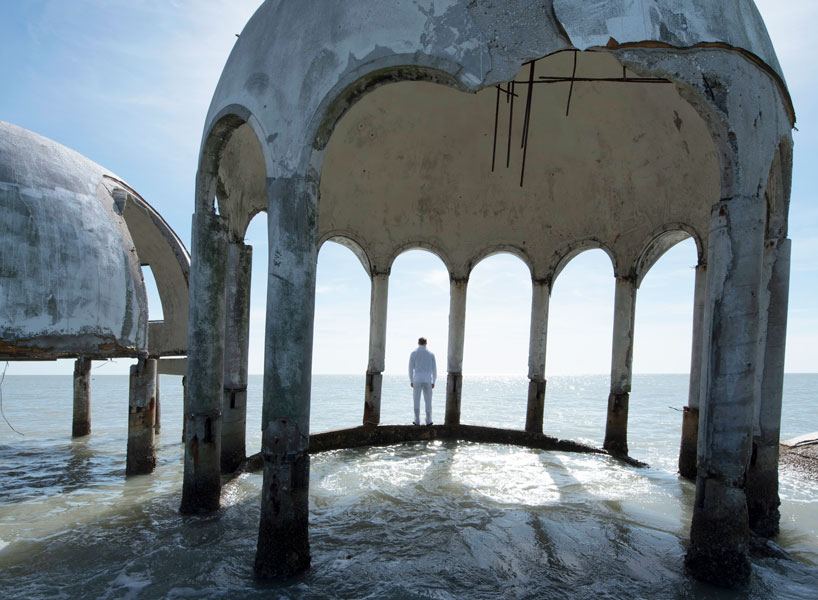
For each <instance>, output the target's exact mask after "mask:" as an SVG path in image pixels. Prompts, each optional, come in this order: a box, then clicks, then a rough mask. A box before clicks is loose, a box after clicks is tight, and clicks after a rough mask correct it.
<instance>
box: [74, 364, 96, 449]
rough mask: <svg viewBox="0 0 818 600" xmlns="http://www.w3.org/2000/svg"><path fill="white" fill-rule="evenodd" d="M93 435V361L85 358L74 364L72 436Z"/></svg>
mask: <svg viewBox="0 0 818 600" xmlns="http://www.w3.org/2000/svg"><path fill="white" fill-rule="evenodd" d="M89 433H91V359H89V358H85V357H84V356H81V357H79V358H78V359H77V360H76V361H75V362H74V419H73V423H72V425H71V436H72V437H82V436H84V435H88V434H89Z"/></svg>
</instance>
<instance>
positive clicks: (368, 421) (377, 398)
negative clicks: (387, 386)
mask: <svg viewBox="0 0 818 600" xmlns="http://www.w3.org/2000/svg"><path fill="white" fill-rule="evenodd" d="M382 389H383V373H378V372H372V371H367V372H366V392H364V425H379V424H380V422H381V390H382Z"/></svg>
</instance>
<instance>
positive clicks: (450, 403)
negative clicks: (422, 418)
mask: <svg viewBox="0 0 818 600" xmlns="http://www.w3.org/2000/svg"><path fill="white" fill-rule="evenodd" d="M462 388H463V373H449V375H448V377H447V378H446V421H445V423H446V425H460V399H461V394H462V391H463V389H462Z"/></svg>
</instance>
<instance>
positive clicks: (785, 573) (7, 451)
mask: <svg viewBox="0 0 818 600" xmlns="http://www.w3.org/2000/svg"><path fill="white" fill-rule="evenodd" d="M608 381H609V380H608V378H607V377H604V376H585V377H552V378H551V379H550V380H549V382H548V389H547V395H546V396H547V400H546V419H545V431H546V433H548V434H551V435H555V436H557V437H560V438H563V439H574V440H577V441H582V442H586V443H590V444H594V445H601V442H602V438H603V435H604V427H605V408H606V402H607V396H608V393H607V392H608ZM92 386H93V387H92V390H93V391H92V394H93V399H92V420H93V422H92V435H91V436H89V437H87V438H83V439H80V440H76V441H72V440H71V407H72V398H71V389H72V382H71V377H61V376H50V377H26V376H16V377H15V376H13V375H9V376H7V377H6V380H5V382H4V383H3V386H2V397H3V409H4V412H5V415H6V417H7V418H8V420H9V422H10V423H11V424H12V425H13V426H14V427H15V428H16V429H18V430H19V431H20V432H21V433H23V434H25V435H18V434H17V433H15V432H13V431H12V430H11V429H10V428H9V427H8V426H7V425H6V424H5V423H0V590H2V595H3V597H4V598H32V599H35V598H106V599H107V598H228V597H229V598H256V597H257V598H271V597H272V598H400V599H403V598H405V599H409V598H546V599H547V598H611V599H613V598H616V599H628V598H634V599H635V598H718V599H723V598H770V599H772V598H776V599H778V598H793V599H797V598H803V599H809V600H814V599H815V598H817V597H818V566H817V565H818V484H816V483H815V482H809V481H804V480H802V479H801V478H799V477H798V476H797V475H795V474H792V473H788V472H782V478H781V496H782V507H781V512H782V522H781V529H782V532H781V535H780V536H779V537H778V538H777V539H776V542H777V543H778V544H779V545H781V546H782V547H783V548H784V549H785V550H787V551H788V552H789V553H790V554H791V555H792V556H793V557H795V559H796V560H795V561H792V562H790V561H783V560H776V559H760V560H757V559H754V560H753V565H754V570H753V578H752V582H751V586H750V588H749V590H745V591H742V592H727V591H724V590H718V589H715V588H712V587H710V586H707V585H704V584H699V583H697V582H695V581H693V580H692V579H690V578H688V577H687V576H686V575H685V574H684V571H683V558H684V553H685V544H686V539H687V536H688V530H689V523H690V517H691V505H692V500H693V492H694V487H693V485H692V484H690V483H688V482H686V481H682V480H681V479H679V478H678V476H677V475H676V461H677V455H678V446H679V433H680V426H681V413H680V412H679V411H680V409H681V407H682V406H683V405H684V404H685V401H686V397H687V377H686V376H682V375H659V376H641V377H640V376H636V377H634V386H633V388H634V391H633V394H632V396H631V404H630V426H629V427H630V429H629V445H630V450H631V454H632V455H633V456H635V457H636V458H639V459H641V460H643V461H646V462H648V463H649V464H650V468H647V469H636V468H633V467H629V466H627V465H624V464H621V463H619V462H617V461H615V460H612V459H610V458H607V457H602V456H593V455H579V454H569V453H562V452H544V451H536V450H527V449H522V448H515V447H509V446H500V445H480V444H471V443H449V442H433V443H416V444H407V445H402V446H393V447H387V448H370V449H359V450H347V451H336V452H328V453H324V454H320V455H316V456H313V457H312V463H311V478H310V543H311V548H312V568H311V569H310V570H309V572H307V573H306V574H304V575H303V576H300V577H297V578H294V579H292V580H290V581H286V582H283V583H267V582H259V581H256V580H255V579H254V577H253V573H252V564H253V557H254V553H255V545H256V535H257V527H258V513H259V495H260V485H261V476H260V475H257V474H245V475H242V476H240V477H239V478H238V479H235V480H233V481H231V482H229V483H228V484H227V485H226V487H225V489H224V493H223V497H222V503H223V506H224V508H223V509H222V510H221V511H219V512H218V514H215V515H212V516H208V517H183V516H181V515H180V514H179V513H178V507H179V501H180V490H181V482H182V456H183V447H182V445H181V443H180V438H181V412H182V410H181V402H182V390H181V383H180V379H179V378H174V377H167V376H163V377H162V380H161V397H162V423H163V427H162V434H161V435H160V436H159V437H158V438H157V446H158V448H157V457H158V466H157V469H156V472H155V473H154V474H153V475H149V476H141V477H133V478H129V479H127V480H126V479H125V446H126V438H127V398H128V380H127V377H119V376H102V375H98V376H95V377H94V378H93V382H92ZM363 388H364V379H363V377H355V376H315V377H314V382H313V406H312V423H311V428H312V431H322V430H326V429H336V428H339V427H347V426H355V425H358V424H359V423H360V420H361V415H362V408H363V400H362V396H363ZM526 392H527V380H526V379H525V378H521V377H466V378H464V386H463V422H464V423H471V424H480V425H492V426H500V427H511V428H522V427H523V425H524V419H525V398H526ZM249 393H250V402H249V404H250V408H249V414H248V423H249V426H248V451H249V452H255V451H257V450H258V448H259V445H260V431H259V429H260V412H261V378H260V377H251V384H250V392H249ZM816 400H818V375H788V376H787V377H786V380H785V399H784V415H783V422H782V437H784V438H786V437H790V436H795V435H799V434H802V433H807V432H810V431H814V430H817V429H818V402H816ZM443 408H444V400H443V398H442V394H440V392H437V393H436V397H435V408H434V414H435V420H436V421H438V420H439V421H442V420H443V419H442V417H443ZM410 421H411V396H410V392H409V388H408V386H407V385H406V383H405V382H404V380H403V378H401V377H388V376H387V377H386V378H385V380H384V390H383V407H382V422H384V423H408V422H410Z"/></svg>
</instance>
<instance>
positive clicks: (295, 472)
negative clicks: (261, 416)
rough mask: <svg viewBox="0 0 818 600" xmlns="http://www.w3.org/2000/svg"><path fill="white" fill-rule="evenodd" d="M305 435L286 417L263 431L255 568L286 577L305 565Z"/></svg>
mask: <svg viewBox="0 0 818 600" xmlns="http://www.w3.org/2000/svg"><path fill="white" fill-rule="evenodd" d="M307 446H308V438H307V437H306V436H304V435H302V434H301V432H300V431H299V429H298V425H297V424H296V423H294V422H293V421H291V420H289V419H274V420H272V421H270V423H269V424H268V425H267V428H266V429H265V430H264V433H263V435H262V444H261V447H262V449H261V455H262V459H263V460H264V481H263V484H262V485H263V487H262V490H261V520H260V521H259V531H258V546H257V548H256V559H255V563H254V567H253V568H254V570H255V572H256V575H257V576H259V577H262V578H268V579H270V578H273V579H279V578H285V577H289V576H291V575H294V574H296V573H299V572H301V571H305V570H306V569H308V568H309V566H310V561H311V557H310V542H309V527H308V525H309V505H308V504H309V481H310V456H309V454H308V453H307Z"/></svg>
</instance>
